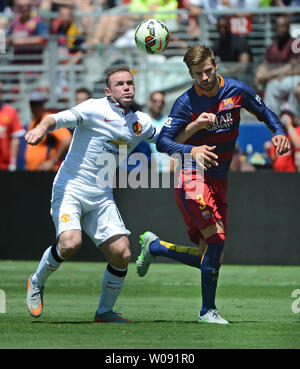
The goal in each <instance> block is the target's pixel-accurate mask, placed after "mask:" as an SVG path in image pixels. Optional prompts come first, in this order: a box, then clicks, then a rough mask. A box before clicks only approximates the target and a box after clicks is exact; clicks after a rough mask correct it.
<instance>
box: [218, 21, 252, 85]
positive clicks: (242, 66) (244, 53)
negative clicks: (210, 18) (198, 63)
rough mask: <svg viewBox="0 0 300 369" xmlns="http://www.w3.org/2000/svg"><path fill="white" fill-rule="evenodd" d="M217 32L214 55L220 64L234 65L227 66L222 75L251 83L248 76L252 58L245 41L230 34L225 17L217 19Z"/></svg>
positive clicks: (228, 24)
mask: <svg viewBox="0 0 300 369" xmlns="http://www.w3.org/2000/svg"><path fill="white" fill-rule="evenodd" d="M217 30H218V33H219V35H220V37H218V38H217V39H216V40H215V42H214V45H213V47H212V49H213V51H214V53H215V55H216V56H217V57H219V58H220V61H221V62H224V63H234V64H231V65H227V66H226V72H225V73H223V74H225V75H226V77H232V78H236V79H240V80H242V81H243V82H245V83H247V84H249V82H250V81H252V78H251V75H249V68H250V65H251V60H252V56H251V50H250V46H249V44H248V41H247V39H246V38H245V37H243V36H238V35H234V34H232V33H231V32H230V23H229V18H227V17H225V16H221V17H219V18H218V21H217Z"/></svg>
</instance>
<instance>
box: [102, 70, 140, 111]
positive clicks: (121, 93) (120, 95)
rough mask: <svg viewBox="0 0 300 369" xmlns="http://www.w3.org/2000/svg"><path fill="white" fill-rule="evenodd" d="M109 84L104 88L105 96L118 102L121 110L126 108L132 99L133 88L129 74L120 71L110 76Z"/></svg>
mask: <svg viewBox="0 0 300 369" xmlns="http://www.w3.org/2000/svg"><path fill="white" fill-rule="evenodd" d="M109 81H110V84H109V86H107V87H106V88H105V93H106V96H108V97H110V98H112V99H113V100H114V101H116V102H118V103H119V104H120V105H121V106H122V107H123V108H128V107H129V106H130V105H131V103H132V101H133V98H134V94H135V87H134V81H133V77H132V75H131V73H129V72H127V71H120V72H116V73H114V74H112V75H111V76H110V79H109Z"/></svg>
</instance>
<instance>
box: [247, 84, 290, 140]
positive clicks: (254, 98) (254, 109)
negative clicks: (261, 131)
mask: <svg viewBox="0 0 300 369" xmlns="http://www.w3.org/2000/svg"><path fill="white" fill-rule="evenodd" d="M241 83H242V82H241ZM242 96H243V107H244V108H245V109H246V110H248V111H249V112H250V113H252V114H254V115H255V116H256V118H257V119H258V120H259V121H261V122H264V123H265V124H266V126H267V127H268V128H269V129H270V130H271V131H272V132H273V134H274V136H276V135H279V134H281V135H284V136H285V135H286V134H285V131H284V128H283V127H282V125H281V123H280V120H279V119H278V117H277V115H276V114H275V113H273V112H272V110H270V109H269V108H268V107H267V106H266V105H265V104H264V102H263V101H262V99H261V98H260V97H259V96H258V95H257V94H256V92H254V91H253V90H252V89H251V88H250V87H249V86H247V85H246V84H245V83H242Z"/></svg>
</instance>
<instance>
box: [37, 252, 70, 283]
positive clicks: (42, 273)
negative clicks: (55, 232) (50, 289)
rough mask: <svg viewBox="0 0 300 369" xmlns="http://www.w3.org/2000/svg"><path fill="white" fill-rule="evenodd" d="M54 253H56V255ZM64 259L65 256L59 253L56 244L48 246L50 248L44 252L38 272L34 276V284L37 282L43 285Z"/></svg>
mask: <svg viewBox="0 0 300 369" xmlns="http://www.w3.org/2000/svg"><path fill="white" fill-rule="evenodd" d="M54 248H55V249H54ZM53 254H55V257H54V255H53ZM59 260H60V261H59ZM62 261H63V258H62V257H61V255H60V253H59V250H58V247H57V246H55V245H54V246H50V247H48V249H47V250H46V251H45V252H44V254H43V256H42V259H41V261H40V263H39V266H38V267H37V270H36V272H35V273H34V274H33V276H32V282H33V284H37V285H38V286H39V287H43V286H44V284H45V281H46V279H47V278H48V277H50V275H51V274H52V273H53V272H55V271H56V270H57V268H58V267H59V266H60V265H61V263H62Z"/></svg>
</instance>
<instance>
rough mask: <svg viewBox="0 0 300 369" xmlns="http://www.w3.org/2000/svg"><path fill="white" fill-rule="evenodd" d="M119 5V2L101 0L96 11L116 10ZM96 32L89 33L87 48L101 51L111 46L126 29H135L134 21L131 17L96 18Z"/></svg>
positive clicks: (116, 15) (107, 15)
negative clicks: (104, 47)
mask: <svg viewBox="0 0 300 369" xmlns="http://www.w3.org/2000/svg"><path fill="white" fill-rule="evenodd" d="M116 5H117V0H99V1H98V5H96V6H95V9H97V8H98V9H100V10H107V9H111V8H114V7H115V6H116ZM95 22H96V24H95V30H94V32H93V33H89V37H88V39H87V42H86V44H87V47H88V48H91V49H93V48H95V47H98V49H100V50H101V48H102V47H103V45H104V46H107V45H111V44H112V43H113V42H114V41H115V40H116V39H117V38H118V37H120V36H121V35H122V34H123V33H124V29H128V28H131V27H133V25H134V19H133V18H132V17H131V16H127V15H124V14H123V15H120V14H118V13H114V14H103V15H100V17H98V19H97V18H95Z"/></svg>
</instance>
